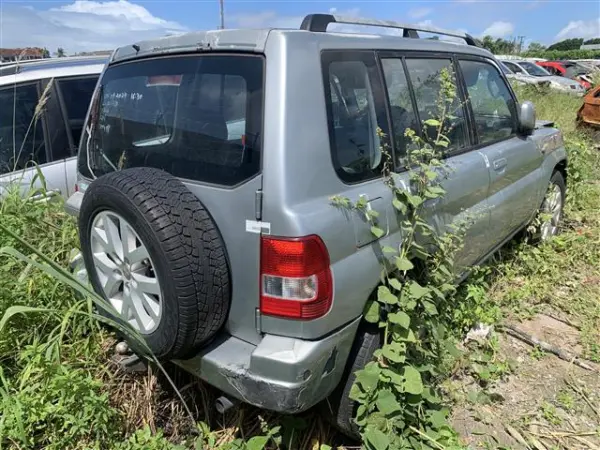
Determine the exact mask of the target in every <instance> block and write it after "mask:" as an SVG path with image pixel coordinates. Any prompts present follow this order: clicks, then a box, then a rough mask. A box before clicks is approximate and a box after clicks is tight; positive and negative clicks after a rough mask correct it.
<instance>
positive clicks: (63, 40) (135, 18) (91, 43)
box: [0, 0, 186, 53]
mask: <svg viewBox="0 0 600 450" xmlns="http://www.w3.org/2000/svg"><path fill="white" fill-rule="evenodd" d="M40 3H41V2H39V3H38V4H40ZM182 31H186V28H185V27H184V26H182V25H180V24H179V23H177V22H172V21H168V20H165V19H162V18H160V17H156V16H154V15H152V14H151V13H150V12H149V11H148V10H147V9H146V8H144V7H143V6H140V5H136V4H134V3H131V2H129V1H127V0H115V1H93V0H76V1H75V2H73V3H71V4H68V5H64V6H61V7H58V8H50V9H46V10H44V9H39V8H33V7H24V6H19V5H5V6H4V7H3V18H2V27H1V28H0V47H26V46H27V47H46V48H48V49H49V50H50V51H51V52H53V51H55V50H56V49H57V48H58V47H63V48H64V49H65V51H66V52H67V53H73V52H78V51H86V50H111V49H113V48H115V47H118V46H120V45H125V44H128V43H133V42H136V41H140V40H143V39H149V38H154V37H160V36H165V35H167V34H171V33H178V32H182Z"/></svg>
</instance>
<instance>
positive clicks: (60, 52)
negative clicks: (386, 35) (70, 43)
mask: <svg viewBox="0 0 600 450" xmlns="http://www.w3.org/2000/svg"><path fill="white" fill-rule="evenodd" d="M56 56H58V57H59V58H64V57H65V56H67V55H65V49H64V48H62V47H58V48H57V49H56Z"/></svg>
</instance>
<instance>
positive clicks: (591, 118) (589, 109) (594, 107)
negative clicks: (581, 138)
mask: <svg viewBox="0 0 600 450" xmlns="http://www.w3.org/2000/svg"><path fill="white" fill-rule="evenodd" d="M577 118H578V119H579V120H580V121H581V122H584V123H586V124H588V125H596V126H600V86H596V88H595V89H592V90H591V91H590V92H588V94H587V95H586V96H585V97H584V98H583V106H582V107H581V108H580V109H579V111H578V112H577Z"/></svg>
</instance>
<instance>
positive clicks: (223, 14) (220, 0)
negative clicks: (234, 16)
mask: <svg viewBox="0 0 600 450" xmlns="http://www.w3.org/2000/svg"><path fill="white" fill-rule="evenodd" d="M219 10H220V12H221V30H224V29H225V11H224V10H223V0H219Z"/></svg>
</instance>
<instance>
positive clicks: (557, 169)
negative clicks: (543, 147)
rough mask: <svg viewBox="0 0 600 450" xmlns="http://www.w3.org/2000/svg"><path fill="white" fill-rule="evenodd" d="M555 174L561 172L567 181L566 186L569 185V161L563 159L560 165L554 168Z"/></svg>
mask: <svg viewBox="0 0 600 450" xmlns="http://www.w3.org/2000/svg"><path fill="white" fill-rule="evenodd" d="M554 172H560V174H561V175H562V176H563V178H564V180H565V184H567V160H566V159H563V160H562V161H559V162H558V164H556V166H555V167H554Z"/></svg>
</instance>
